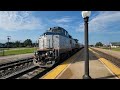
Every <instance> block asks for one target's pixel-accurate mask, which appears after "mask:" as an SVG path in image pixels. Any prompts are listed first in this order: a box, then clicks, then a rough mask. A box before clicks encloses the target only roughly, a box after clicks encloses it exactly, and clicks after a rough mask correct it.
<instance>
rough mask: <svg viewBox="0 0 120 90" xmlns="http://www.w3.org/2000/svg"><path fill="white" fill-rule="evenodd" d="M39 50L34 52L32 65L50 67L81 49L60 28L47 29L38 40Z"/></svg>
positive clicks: (80, 46) (76, 42)
mask: <svg viewBox="0 0 120 90" xmlns="http://www.w3.org/2000/svg"><path fill="white" fill-rule="evenodd" d="M38 45H39V49H38V50H37V51H36V52H35V55H34V56H35V58H34V60H33V62H34V65H36V66H41V67H51V66H53V65H54V64H55V63H57V62H59V61H60V60H61V58H62V57H63V56H65V55H70V54H71V53H72V52H76V51H78V50H79V49H80V48H82V47H83V45H82V44H80V43H78V40H77V39H73V38H72V36H71V35H69V33H68V32H67V31H66V30H65V29H64V28H62V27H59V26H57V27H52V28H49V29H48V30H47V31H46V32H45V33H43V34H42V35H41V36H40V37H39V40H38Z"/></svg>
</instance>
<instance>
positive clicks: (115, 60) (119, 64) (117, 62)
mask: <svg viewBox="0 0 120 90" xmlns="http://www.w3.org/2000/svg"><path fill="white" fill-rule="evenodd" d="M91 49H92V50H94V51H95V52H97V53H98V54H99V55H100V56H102V57H103V58H106V59H107V60H109V61H110V62H111V63H113V64H114V65H116V66H117V67H119V68H120V59H119V58H116V57H114V56H111V55H109V54H107V53H104V52H102V51H98V50H96V49H93V48H91Z"/></svg>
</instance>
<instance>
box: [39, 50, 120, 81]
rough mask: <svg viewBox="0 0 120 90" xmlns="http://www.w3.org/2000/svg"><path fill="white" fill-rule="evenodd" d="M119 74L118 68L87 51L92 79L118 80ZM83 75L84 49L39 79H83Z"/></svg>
mask: <svg viewBox="0 0 120 90" xmlns="http://www.w3.org/2000/svg"><path fill="white" fill-rule="evenodd" d="M104 62H106V63H104ZM106 64H107V65H106ZM108 65H109V66H110V67H111V68H112V69H114V70H116V72H117V74H118V75H116V74H115V73H114V72H113V71H112V70H111V68H109V67H108ZM119 73H120V69H119V68H117V67H116V66H114V65H113V64H112V63H110V62H108V61H106V59H104V58H100V57H98V55H96V54H95V52H94V51H92V50H91V49H89V75H90V76H91V78H92V79H119V76H120V75H119ZM83 75H84V49H82V50H80V51H79V52H77V53H76V54H75V55H73V56H71V57H70V58H69V59H68V60H66V61H65V62H63V63H62V64H60V65H59V66H57V67H56V68H54V69H53V70H51V71H50V72H48V73H47V74H45V75H44V76H43V77H41V78H40V79H83Z"/></svg>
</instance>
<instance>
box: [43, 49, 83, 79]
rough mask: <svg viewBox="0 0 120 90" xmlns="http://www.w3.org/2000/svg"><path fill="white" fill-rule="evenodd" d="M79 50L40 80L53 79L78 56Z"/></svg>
mask: <svg viewBox="0 0 120 90" xmlns="http://www.w3.org/2000/svg"><path fill="white" fill-rule="evenodd" d="M80 53H81V50H80V51H79V52H77V53H76V54H75V55H73V56H72V57H71V58H69V59H67V60H66V61H65V62H63V63H62V64H60V65H58V66H57V67H56V68H54V69H53V70H52V71H50V72H48V73H47V74H46V75H44V76H43V77H42V78H41V79H55V78H56V77H57V76H58V75H59V74H60V73H61V72H62V71H63V70H64V69H65V68H66V67H67V66H68V65H70V64H71V63H72V62H73V61H74V60H75V59H76V58H78V56H79V55H80Z"/></svg>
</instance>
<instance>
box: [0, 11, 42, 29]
mask: <svg viewBox="0 0 120 90" xmlns="http://www.w3.org/2000/svg"><path fill="white" fill-rule="evenodd" d="M43 27H44V25H43V24H42V22H41V20H40V19H38V18H36V17H34V16H33V15H32V12H30V11H0V29H3V30H8V31H16V30H33V29H37V28H43Z"/></svg>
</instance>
